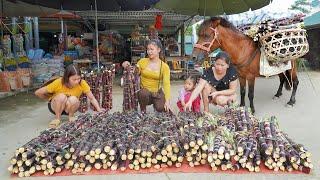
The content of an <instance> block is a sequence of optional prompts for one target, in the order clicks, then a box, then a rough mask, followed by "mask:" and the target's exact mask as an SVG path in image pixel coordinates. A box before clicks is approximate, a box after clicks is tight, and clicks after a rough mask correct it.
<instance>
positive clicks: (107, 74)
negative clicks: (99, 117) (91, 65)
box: [79, 65, 115, 112]
mask: <svg viewBox="0 0 320 180" xmlns="http://www.w3.org/2000/svg"><path fill="white" fill-rule="evenodd" d="M82 77H83V79H85V80H86V81H87V83H88V85H89V86H90V89H91V91H92V94H93V96H94V97H95V98H96V99H97V101H98V102H99V104H100V105H101V107H102V108H104V109H105V110H107V111H108V110H110V109H112V85H113V79H114V77H115V66H114V65H111V66H108V67H101V68H100V71H99V72H98V71H97V70H95V71H90V72H86V71H84V72H82ZM90 107H91V109H93V110H95V109H94V107H93V106H90ZM88 109H89V107H88V100H87V97H86V95H82V96H81V97H80V107H79V111H80V112H86V111H87V110H88Z"/></svg>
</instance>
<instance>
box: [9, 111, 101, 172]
mask: <svg viewBox="0 0 320 180" xmlns="http://www.w3.org/2000/svg"><path fill="white" fill-rule="evenodd" d="M90 118H93V117H92V116H89V115H82V116H80V117H79V118H78V120H77V121H75V122H70V123H66V124H63V125H62V126H61V127H60V128H58V129H53V128H51V129H48V130H45V131H44V132H42V133H41V134H40V135H39V136H38V137H37V138H34V139H33V140H31V141H30V142H28V143H27V144H25V145H24V146H22V147H20V148H18V149H17V150H16V153H15V155H14V157H13V158H11V161H10V163H11V166H9V168H8V170H9V171H10V172H12V173H13V174H18V176H19V177H24V176H30V175H32V174H33V173H35V172H36V171H43V173H44V174H45V175H49V174H50V175H51V174H53V173H55V172H60V171H61V170H62V169H63V168H64V163H65V162H66V160H67V159H70V158H71V154H70V151H69V148H70V147H71V144H72V142H73V140H75V139H76V137H79V136H81V134H82V132H83V128H89V127H91V126H93V125H92V124H93V123H95V121H91V122H89V121H88V119H90ZM94 119H98V118H96V117H95V118H94Z"/></svg>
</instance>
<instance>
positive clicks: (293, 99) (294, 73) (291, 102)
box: [287, 68, 299, 106]
mask: <svg viewBox="0 0 320 180" xmlns="http://www.w3.org/2000/svg"><path fill="white" fill-rule="evenodd" d="M289 72H290V75H291V73H292V83H293V86H292V87H293V88H292V93H291V97H290V100H289V102H288V103H287V104H288V105H290V106H293V105H294V104H295V103H296V92H297V88H298V85H299V80H298V76H297V69H296V68H293V69H292V70H290V71H289Z"/></svg>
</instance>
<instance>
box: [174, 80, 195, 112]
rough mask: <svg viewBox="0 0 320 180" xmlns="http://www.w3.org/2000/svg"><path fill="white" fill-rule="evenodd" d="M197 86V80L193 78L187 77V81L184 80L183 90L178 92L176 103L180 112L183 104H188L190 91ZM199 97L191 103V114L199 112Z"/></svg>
mask: <svg viewBox="0 0 320 180" xmlns="http://www.w3.org/2000/svg"><path fill="white" fill-rule="evenodd" d="M196 84H197V78H196V77H194V76H190V77H188V79H186V80H185V82H184V87H183V89H181V90H180V92H179V97H178V102H177V106H178V108H179V110H180V112H183V111H184V106H185V103H186V102H188V100H189V99H190V96H191V94H192V91H193V90H194V88H195V87H196ZM200 101H201V98H200V95H199V96H198V97H197V98H196V99H195V100H194V101H193V102H192V111H193V112H200Z"/></svg>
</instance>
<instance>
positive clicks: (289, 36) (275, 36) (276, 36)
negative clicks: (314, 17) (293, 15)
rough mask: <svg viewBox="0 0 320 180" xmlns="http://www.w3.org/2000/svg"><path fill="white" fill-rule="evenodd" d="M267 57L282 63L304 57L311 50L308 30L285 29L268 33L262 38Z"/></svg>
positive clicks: (261, 41)
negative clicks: (307, 34)
mask: <svg viewBox="0 0 320 180" xmlns="http://www.w3.org/2000/svg"><path fill="white" fill-rule="evenodd" d="M260 43H261V45H262V48H263V50H264V52H265V54H266V56H267V59H268V60H269V61H271V62H273V63H282V62H286V61H290V60H292V59H297V58H299V57H302V56H303V55H305V54H306V53H307V52H308V51H309V44H308V41H307V36H306V30H304V29H300V28H297V29H296V28H293V29H283V30H278V31H275V32H272V33H268V34H266V35H265V36H263V37H262V38H261V39H260Z"/></svg>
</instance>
